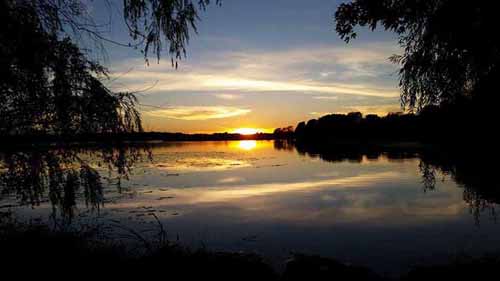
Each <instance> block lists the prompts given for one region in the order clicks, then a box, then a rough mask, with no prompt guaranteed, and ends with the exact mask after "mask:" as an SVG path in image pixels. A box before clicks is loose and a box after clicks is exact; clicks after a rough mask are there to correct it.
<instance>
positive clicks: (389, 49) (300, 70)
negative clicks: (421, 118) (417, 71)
mask: <svg viewBox="0 0 500 281" xmlns="http://www.w3.org/2000/svg"><path fill="white" fill-rule="evenodd" d="M394 52H395V48H394V46H392V45H384V44H371V45H369V46H365V47H363V48H359V47H358V48H352V47H351V48H348V47H335V48H332V47H325V46H315V47H302V48H298V49H293V50H283V51H248V52H244V53H243V52H220V53H216V54H213V56H211V57H207V58H206V59H202V60H200V62H199V63H197V64H195V65H194V64H189V63H188V62H186V63H185V64H184V65H181V68H180V69H179V70H173V69H172V68H171V67H170V65H169V64H167V63H164V64H161V65H151V66H150V67H148V68H146V69H144V70H133V71H131V72H129V73H127V74H126V75H123V76H121V78H120V82H121V84H122V85H123V86H124V87H126V88H127V89H141V88H144V87H145V86H146V85H148V84H149V85H151V84H153V83H156V85H155V86H154V87H153V89H151V90H150V91H149V92H151V93H155V92H157V93H165V92H179V91H189V92H217V93H218V94H217V95H216V97H217V98H221V99H232V98H234V97H236V96H235V95H234V93H236V92H253V93H266V92H280V93H321V94H347V95H357V96H375V97H396V96H398V94H399V91H398V90H397V88H396V87H395V85H392V86H387V83H385V84H384V83H380V82H373V81H372V82H367V81H366V80H367V79H368V78H373V77H379V76H384V75H385V76H389V75H390V74H391V72H393V71H394V67H393V66H392V65H391V64H390V62H388V60H387V58H388V57H389V56H390V55H391V54H392V53H394ZM131 64H132V65H141V64H142V62H140V61H135V62H134V61H129V62H126V63H124V64H123V65H118V66H115V67H114V70H116V71H118V72H123V71H125V69H128V68H129V67H130V65H131ZM127 67H128V68H127ZM372 80H377V79H372ZM379 80H380V81H383V80H387V77H385V78H384V79H379ZM385 82H387V81H385Z"/></svg>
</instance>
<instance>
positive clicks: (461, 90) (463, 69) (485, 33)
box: [335, 0, 500, 110]
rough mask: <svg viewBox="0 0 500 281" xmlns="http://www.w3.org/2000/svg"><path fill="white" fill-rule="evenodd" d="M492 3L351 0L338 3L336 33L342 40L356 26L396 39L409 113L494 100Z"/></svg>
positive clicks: (498, 49) (499, 51) (499, 54)
mask: <svg viewBox="0 0 500 281" xmlns="http://www.w3.org/2000/svg"><path fill="white" fill-rule="evenodd" d="M496 4H497V3H496V2H495V1H488V0H478V1H455V0H432V1H422V0H397V1H393V0H388V1H380V0H354V1H350V2H349V3H343V4H341V5H340V6H339V7H338V9H337V11H336V13H335V19H336V30H337V32H338V34H339V35H340V37H341V38H343V39H344V40H345V41H346V42H349V41H350V40H351V39H354V38H356V36H357V33H356V31H355V28H356V27H357V26H368V27H369V28H371V29H372V30H374V29H375V28H377V27H378V26H382V27H383V28H384V29H386V30H390V31H393V32H395V33H397V34H398V35H399V43H400V45H401V46H402V47H403V48H404V53H403V55H401V56H397V55H395V56H393V57H392V58H391V59H392V61H394V62H397V63H401V65H402V67H401V70H400V86H401V88H402V94H401V102H402V105H403V106H404V107H407V108H409V109H418V110H420V109H422V108H423V107H424V106H426V105H439V104H443V103H455V102H457V101H460V100H470V99H474V100H478V99H479V100H482V103H484V104H488V103H489V102H491V100H492V99H496V93H495V92H496V83H495V82H496V80H497V77H499V76H500V68H499V65H500V39H499V37H498V36H496V35H495V34H496V33H497V25H498V15H497V14H498V13H497V8H496Z"/></svg>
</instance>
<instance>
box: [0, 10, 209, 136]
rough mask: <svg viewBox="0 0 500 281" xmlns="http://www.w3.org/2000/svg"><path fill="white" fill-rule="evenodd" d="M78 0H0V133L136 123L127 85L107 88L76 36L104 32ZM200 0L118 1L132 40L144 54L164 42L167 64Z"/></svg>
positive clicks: (127, 127) (120, 128) (105, 128)
mask: <svg viewBox="0 0 500 281" xmlns="http://www.w3.org/2000/svg"><path fill="white" fill-rule="evenodd" d="M86 2H87V1H82V0H58V1H53V0H2V1H0V18H1V19H2V26H1V28H0V99H1V100H0V101H1V102H0V117H1V118H0V134H4V135H5V134H37V133H51V134H58V135H60V134H75V133H77V134H81V133H119V132H131V131H142V127H141V118H140V114H139V112H138V110H137V109H136V103H137V100H136V98H135V96H134V95H133V94H132V93H113V92H112V91H110V90H109V89H108V88H107V87H106V86H105V84H104V81H105V80H106V79H107V74H108V71H107V69H106V68H104V67H103V66H102V65H101V64H100V63H99V62H98V61H95V60H91V59H89V52H88V51H87V50H85V49H83V48H80V46H79V45H78V44H76V43H75V42H76V40H79V39H82V38H83V39H85V40H93V41H94V42H96V43H97V44H99V43H102V41H111V40H108V39H106V38H105V37H104V36H103V35H102V34H101V33H100V31H99V25H97V24H95V23H94V21H93V19H92V18H91V17H90V16H89V13H88V12H87V6H86ZM208 3H209V1H208V0H200V1H198V2H197V3H196V4H195V3H193V1H189V0H188V1H186V0H174V1H156V0H146V1H136V0H125V1H123V17H124V20H125V22H126V25H127V27H128V30H129V32H130V35H131V38H132V41H133V44H132V43H130V44H121V43H118V42H113V43H115V44H121V45H125V46H130V47H135V48H140V49H141V51H142V52H143V53H144V56H145V58H146V60H147V57H148V53H150V52H151V51H152V52H153V53H155V54H156V55H157V57H158V59H159V58H160V53H161V51H162V50H163V49H164V48H163V46H164V45H168V47H167V48H166V49H167V50H168V53H169V54H170V56H171V58H172V64H173V65H177V60H178V59H180V58H181V57H182V55H183V54H185V48H186V44H187V43H188V40H189V33H190V30H195V31H196V21H197V19H198V16H197V15H198V8H201V9H203V8H205V6H206V5H207V4H208Z"/></svg>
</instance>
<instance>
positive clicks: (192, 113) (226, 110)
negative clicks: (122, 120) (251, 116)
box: [145, 106, 251, 121]
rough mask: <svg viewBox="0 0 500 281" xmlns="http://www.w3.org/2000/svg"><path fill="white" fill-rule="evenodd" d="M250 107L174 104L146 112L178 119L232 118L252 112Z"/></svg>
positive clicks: (151, 114) (155, 115)
mask: <svg viewBox="0 0 500 281" xmlns="http://www.w3.org/2000/svg"><path fill="white" fill-rule="evenodd" d="M250 112H251V110H250V109H245V108H237V107H230V106H172V107H169V108H166V109H156V110H151V111H147V112H145V113H146V114H148V115H150V116H153V117H162V118H170V119H177V120H188V121H195V120H209V119H222V118H230V117H235V116H240V115H245V114H248V113H250Z"/></svg>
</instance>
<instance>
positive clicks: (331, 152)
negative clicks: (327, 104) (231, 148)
mask: <svg viewBox="0 0 500 281" xmlns="http://www.w3.org/2000/svg"><path fill="white" fill-rule="evenodd" d="M290 145H293V146H294V147H295V149H296V150H297V152H298V153H299V154H301V155H307V156H309V157H314V158H316V157H319V158H320V159H322V160H324V161H327V162H341V161H349V162H361V161H363V159H365V158H366V159H368V160H370V159H379V158H380V157H384V158H386V159H387V160H389V161H399V160H402V159H409V158H417V157H418V158H419V159H420V164H419V171H420V174H421V176H422V185H423V188H424V191H432V190H434V189H435V188H436V183H437V182H438V180H437V178H438V176H439V175H444V176H449V177H450V178H451V179H452V180H453V181H454V182H455V183H457V185H458V186H460V187H462V188H463V190H464V192H463V200H464V201H465V202H466V203H467V204H468V205H469V206H470V211H471V214H472V215H473V216H474V218H475V220H476V223H479V219H480V216H481V214H482V213H484V212H486V211H487V212H489V213H490V215H491V218H493V219H496V206H497V204H500V186H499V185H500V184H499V182H498V180H497V179H496V178H495V177H494V175H495V172H496V171H495V169H496V166H495V165H492V163H491V161H489V159H487V157H488V155H490V154H482V153H477V152H474V153H473V152H468V151H463V150H462V151H460V152H457V151H446V150H443V149H432V148H425V149H424V148H418V147H413V148H409V147H398V146H377V145H366V144H363V145H360V144H352V143H350V144H336V145H332V144H327V143H323V144H321V143H303V142H296V143H293V144H290ZM283 146H284V145H280V147H283Z"/></svg>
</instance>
